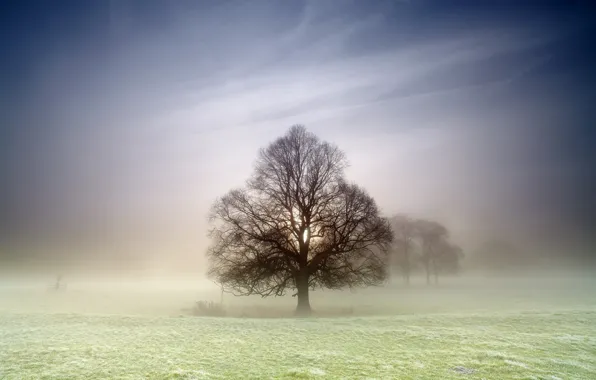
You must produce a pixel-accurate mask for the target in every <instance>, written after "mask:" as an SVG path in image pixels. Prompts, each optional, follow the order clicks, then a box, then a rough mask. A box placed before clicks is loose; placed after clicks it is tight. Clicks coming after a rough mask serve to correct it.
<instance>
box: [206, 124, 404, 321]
mask: <svg viewBox="0 0 596 380" xmlns="http://www.w3.org/2000/svg"><path fill="white" fill-rule="evenodd" d="M346 167H347V162H346V158H345V155H344V153H343V152H342V151H340V150H339V149H338V148H337V147H336V146H335V145H332V144H329V143H327V142H323V141H320V140H319V138H318V137H317V136H315V135H314V134H312V133H310V132H307V130H306V129H305V128H304V127H302V126H294V127H292V128H290V130H289V132H288V133H287V134H286V135H284V136H282V137H280V138H278V139H277V140H275V141H274V142H273V143H271V144H270V145H269V146H268V147H267V148H265V149H262V150H261V151H260V153H259V156H258V159H257V161H256V164H255V168H254V172H253V174H252V176H251V177H250V178H249V179H248V181H247V182H246V185H245V186H244V188H239V189H236V190H232V191H230V192H228V193H227V194H226V195H224V196H223V197H222V198H220V199H219V200H217V201H216V202H215V204H214V205H213V207H212V211H211V216H210V220H211V223H212V228H211V230H210V237H211V239H212V244H211V246H210V247H209V249H208V257H209V261H210V269H209V273H208V274H209V276H210V277H211V278H213V279H215V280H216V281H217V282H218V283H220V284H222V285H223V286H224V287H225V289H226V291H229V292H231V293H233V294H235V295H251V294H258V295H261V296H263V297H266V296H270V295H275V296H280V295H284V294H285V293H286V291H287V290H288V289H295V290H296V293H295V294H294V295H297V296H298V304H297V307H296V313H297V314H300V315H308V314H310V312H311V307H310V301H309V290H310V289H315V288H317V287H320V288H329V289H339V288H344V287H350V288H352V287H359V286H371V285H380V284H382V283H383V282H384V281H385V279H386V277H387V261H388V260H387V259H388V250H389V248H390V245H391V242H392V239H393V234H392V231H391V227H390V225H389V222H388V221H387V219H385V218H382V217H381V216H380V215H379V209H378V207H377V205H376V203H375V201H374V199H373V198H371V197H370V196H369V195H368V194H367V193H366V192H365V191H364V190H363V189H361V188H360V187H358V186H356V185H354V184H348V183H346V181H345V180H344V169H345V168H346Z"/></svg>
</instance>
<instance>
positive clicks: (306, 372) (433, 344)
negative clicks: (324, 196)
mask: <svg viewBox="0 0 596 380" xmlns="http://www.w3.org/2000/svg"><path fill="white" fill-rule="evenodd" d="M551 284H552V283H551ZM576 285H577V284H576ZM587 285H589V284H586V283H583V284H582V285H581V286H575V287H567V288H562V287H560V286H552V285H551V288H548V287H547V290H546V291H545V290H544V288H545V285H544V284H542V285H541V286H536V287H528V286H525V287H521V286H519V284H518V286H515V285H511V284H509V288H508V290H507V289H506V290H503V289H501V288H499V287H496V286H495V287H485V288H483V289H479V287H475V288H474V290H473V291H472V290H471V289H470V290H468V291H465V292H464V291H463V289H464V287H463V286H456V285H454V284H451V285H450V284H446V285H444V288H442V289H426V288H422V287H415V288H414V289H409V290H404V289H384V290H383V292H381V291H376V292H374V293H372V292H371V293H362V292H361V293H358V294H356V295H346V294H343V295H340V296H337V295H329V294H327V295H319V296H318V298H317V297H313V304H314V305H315V306H316V305H317V304H318V305H319V310H323V308H322V307H321V306H320V305H322V304H323V301H324V300H325V297H326V299H327V301H329V302H326V303H325V305H327V304H333V302H331V300H332V299H333V300H335V301H334V302H335V303H336V304H337V305H338V307H339V305H348V304H349V305H351V307H353V308H354V309H353V310H354V314H355V315H353V316H348V317H334V318H314V319H293V318H259V319H257V318H210V317H192V316H186V315H181V313H180V312H179V311H178V310H176V311H175V312H174V313H171V314H170V315H168V313H165V312H163V313H160V312H158V311H159V310H161V309H154V310H153V311H152V312H151V313H149V312H147V311H148V310H149V302H147V299H149V297H148V294H147V298H145V299H144V300H145V302H146V304H145V306H144V307H145V308H144V309H143V310H140V309H139V310H136V312H131V310H132V309H131V310H127V313H126V314H125V313H118V314H114V313H113V312H114V311H116V308H115V306H114V309H112V310H108V312H112V314H108V313H103V314H100V313H98V312H97V310H93V309H92V308H90V306H89V305H90V304H91V303H92V301H93V299H94V298H93V297H94V296H93V295H92V294H94V293H92V292H90V291H89V290H87V293H86V294H87V297H86V299H87V301H88V303H89V304H87V305H86V309H85V310H78V311H77V310H76V308H74V307H73V308H71V310H68V312H66V313H65V312H63V311H61V310H59V308H58V306H60V308H64V306H65V305H66V303H68V302H71V303H73V304H77V303H78V302H79V301H81V300H82V299H83V298H85V297H83V293H79V294H78V296H77V293H76V290H70V294H69V293H68V292H65V293H64V294H61V295H57V294H56V295H42V294H41V293H36V294H37V295H36V296H35V297H34V296H33V295H32V293H31V292H29V293H27V294H29V298H27V297H25V293H22V294H20V296H16V297H15V290H14V289H12V290H10V292H11V294H12V298H11V297H9V291H8V290H4V292H3V293H0V297H4V298H0V304H3V306H4V307H3V308H0V310H1V311H0V379H208V378H214V379H217V378H222V379H223V378H231V379H269V378H276V379H277V378H279V379H286V378H287V379H309V378H321V379H323V378H329V379H335V378H337V379H339V378H345V379H552V380H555V379H596V302H595V299H594V298H593V297H594V296H593V292H592V291H591V288H590V287H589V286H588V287H586V286H587ZM466 288H469V286H466ZM80 292H83V291H82V290H81V291H80ZM172 292H174V290H172ZM121 293H122V292H120V296H121V297H122V296H123V295H122V294H121ZM102 294H103V296H102V297H99V296H98V295H97V294H95V300H96V301H99V300H100V298H101V299H103V300H104V304H102V305H101V306H102V307H104V308H107V307H108V306H107V303H105V302H106V301H105V296H106V294H107V293H105V292H104V293H102ZM139 294H140V293H137V294H134V295H132V296H131V300H132V299H133V298H136V299H139V300H140V301H139V302H140V303H141V304H142V303H143V298H142V297H140V295H139ZM172 294H173V293H172ZM133 296H134V297H133ZM214 296H215V295H214ZM36 297H37V298H36ZM72 297H75V298H76V297H79V298H76V300H75V301H72V300H71V301H68V302H67V301H66V300H67V299H70V298H72ZM114 297H115V296H114ZM160 297H165V296H164V295H163V294H162V295H161V296H160ZM19 298H20V301H21V302H20V304H21V305H23V307H22V308H21V309H19V308H18V307H16V305H17V304H19V303H18V302H17V301H18V300H19ZM166 298H167V297H166ZM166 298H163V299H159V298H153V299H152V300H153V302H154V303H155V304H158V303H159V304H161V303H162V301H164V300H165V299H166ZM170 299H171V297H170ZM3 300H4V301H5V302H4V303H3ZM34 300H37V301H36V302H37V303H38V307H39V309H38V310H34V309H33V305H34V304H35V302H34ZM116 300H117V302H118V303H119V304H120V306H123V305H122V302H123V300H122V299H121V298H120V299H113V301H114V302H116ZM338 300H339V301H338ZM42 301H43V302H42ZM292 301H294V300H293V299H290V300H283V301H280V303H279V304H278V305H276V306H275V308H279V310H285V309H286V306H290V305H291V302H292ZM366 301H368V303H366ZM11 302H12V303H11ZM40 302H41V305H40V304H39V303H40ZM44 302H45V303H44ZM244 302H248V301H244ZM284 302H287V303H284ZM7 305H8V306H7ZM52 305H53V306H54V308H52ZM56 305H58V306H56ZM246 305H248V303H247V304H246ZM263 305H265V304H263ZM263 305H261V308H262V309H261V310H264V309H265V306H263ZM266 305H271V303H268V304H266ZM373 305H376V307H377V309H374V310H372V311H371V310H370V308H371V306H373ZM400 305H401V306H400ZM433 305H434V306H433ZM182 306H184V305H182ZM237 307H238V308H240V306H237ZM330 307H331V306H330ZM230 308H232V307H231V306H230ZM400 308H401V309H400ZM406 308H407V309H408V310H406ZM122 310H124V309H122ZM143 311H144V312H143ZM290 311H291V310H290ZM365 311H366V312H367V313H368V314H369V315H365V314H367V313H365ZM381 311H385V313H384V314H386V315H384V316H374V315H370V314H383V313H381ZM319 314H323V313H322V312H320V313H319ZM389 314H391V315H389Z"/></svg>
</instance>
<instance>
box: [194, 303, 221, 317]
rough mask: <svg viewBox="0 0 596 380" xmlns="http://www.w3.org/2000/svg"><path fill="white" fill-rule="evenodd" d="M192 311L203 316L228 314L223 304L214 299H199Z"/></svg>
mask: <svg viewBox="0 0 596 380" xmlns="http://www.w3.org/2000/svg"><path fill="white" fill-rule="evenodd" d="M192 313H193V315H196V316H203V317H224V316H225V315H226V311H225V309H224V307H223V305H222V304H220V303H215V302H213V301H198V302H197V303H196V304H195V307H194V309H193V310H192Z"/></svg>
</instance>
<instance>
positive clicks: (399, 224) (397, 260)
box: [390, 215, 418, 285]
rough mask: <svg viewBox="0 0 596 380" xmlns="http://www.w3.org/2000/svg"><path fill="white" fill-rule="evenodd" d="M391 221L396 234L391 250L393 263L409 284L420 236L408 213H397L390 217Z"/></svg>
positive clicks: (394, 234)
mask: <svg viewBox="0 0 596 380" xmlns="http://www.w3.org/2000/svg"><path fill="white" fill-rule="evenodd" d="M390 223H391V228H392V229H393V236H394V240H393V246H392V250H391V253H392V258H393V264H394V265H395V266H397V267H398V268H399V271H400V272H401V274H402V276H403V278H404V282H405V283H406V285H409V284H410V274H411V273H412V261H413V260H412V255H413V254H414V249H415V245H416V238H417V237H418V231H417V226H416V222H415V220H414V219H412V218H410V217H409V216H407V215H395V216H394V217H392V218H391V219H390Z"/></svg>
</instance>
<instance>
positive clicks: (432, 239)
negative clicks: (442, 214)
mask: <svg viewBox="0 0 596 380" xmlns="http://www.w3.org/2000/svg"><path fill="white" fill-rule="evenodd" d="M415 225H416V231H417V233H418V238H419V240H420V247H421V256H420V259H421V261H422V264H423V265H424V270H425V272H426V283H427V284H429V285H430V278H431V275H433V274H434V277H435V284H437V283H438V278H439V270H440V265H441V260H440V257H441V256H442V255H443V253H444V252H445V247H446V245H447V240H448V238H449V232H448V230H447V228H446V227H445V226H443V225H442V224H441V223H439V222H435V221H432V220H424V219H420V220H417V221H416V222H415Z"/></svg>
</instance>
